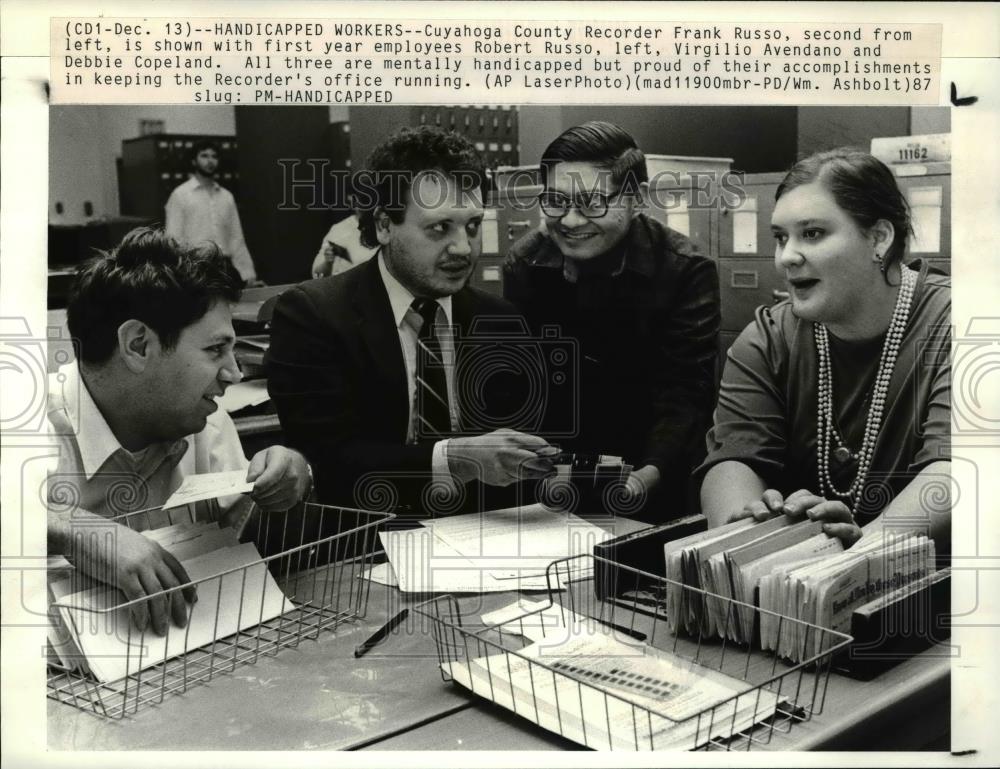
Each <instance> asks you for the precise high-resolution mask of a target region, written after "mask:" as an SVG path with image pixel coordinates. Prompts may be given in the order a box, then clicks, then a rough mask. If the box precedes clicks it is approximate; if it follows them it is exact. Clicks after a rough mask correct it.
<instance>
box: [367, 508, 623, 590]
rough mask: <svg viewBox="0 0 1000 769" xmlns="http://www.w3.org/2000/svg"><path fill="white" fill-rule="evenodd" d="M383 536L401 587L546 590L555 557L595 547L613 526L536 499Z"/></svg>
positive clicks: (589, 551) (566, 555)
mask: <svg viewBox="0 0 1000 769" xmlns="http://www.w3.org/2000/svg"><path fill="white" fill-rule="evenodd" d="M379 536H380V537H381V540H382V545H383V547H384V548H385V551H386V554H387V555H388V556H389V563H390V564H391V565H392V571H393V573H394V575H395V581H396V583H397V584H398V585H399V589H400V590H401V591H403V592H413V593H448V592H472V593H484V592H502V591H507V590H546V589H548V582H547V580H546V576H545V572H546V568H547V567H548V565H549V564H550V563H552V562H553V561H556V560H559V559H561V558H568V557H571V556H576V555H583V554H586V553H591V552H593V549H594V545H596V544H598V543H600V542H603V541H605V540H606V539H608V538H609V537H611V534H610V532H607V531H605V530H604V529H601V528H600V527H598V526H595V525H593V524H592V523H589V522H587V521H585V520H583V519H582V518H579V517H578V516H575V515H573V514H571V513H565V512H560V511H552V510H547V509H545V508H544V507H542V506H541V505H532V506H529V507H523V508H511V509H509V510H494V511H490V512H485V513H472V514H469V515H455V516H449V517H445V518H436V519H433V520H428V521H423V525H422V526H421V527H419V528H415V529H403V530H394V531H384V532H381V533H380V535H379ZM573 576H574V577H583V576H586V575H585V574H574V575H573ZM553 587H556V586H555V585H553Z"/></svg>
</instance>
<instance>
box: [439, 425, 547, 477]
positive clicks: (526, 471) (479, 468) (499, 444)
mask: <svg viewBox="0 0 1000 769" xmlns="http://www.w3.org/2000/svg"><path fill="white" fill-rule="evenodd" d="M447 452H448V469H449V470H451V474H452V475H453V476H454V477H455V478H456V479H457V480H459V481H462V482H466V481H471V480H478V481H482V482H483V483H485V484H487V485H489V486H509V485H510V484H512V483H516V482H517V481H523V480H527V479H531V478H535V479H537V478H545V477H546V476H548V475H551V474H552V473H553V472H555V468H554V467H553V465H552V457H554V456H555V455H556V454H558V453H559V449H558V448H556V447H555V446H550V445H549V444H548V443H547V442H546V441H545V439H544V438H539V437H537V436H535V435H528V434H527V433H519V432H518V431H517V430H507V429H503V430H494V431H493V432H491V433H486V434H485V435H476V436H473V437H470V438H451V439H450V440H449V441H448V450H447Z"/></svg>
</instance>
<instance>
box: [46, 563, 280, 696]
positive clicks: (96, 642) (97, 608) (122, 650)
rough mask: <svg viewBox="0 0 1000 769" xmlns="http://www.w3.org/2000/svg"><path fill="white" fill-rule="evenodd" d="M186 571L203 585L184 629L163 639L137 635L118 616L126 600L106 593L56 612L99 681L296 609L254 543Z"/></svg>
mask: <svg viewBox="0 0 1000 769" xmlns="http://www.w3.org/2000/svg"><path fill="white" fill-rule="evenodd" d="M183 564H184V568H185V570H186V571H187V573H188V575H189V576H190V577H191V579H192V580H195V581H199V580H203V581H200V582H199V584H198V601H197V603H195V604H193V605H192V606H191V607H190V609H189V614H188V624H187V627H184V628H178V627H175V626H171V627H170V632H169V633H168V634H167V636H165V637H160V636H157V635H155V634H154V633H152V632H151V631H147V632H145V633H143V632H142V631H140V630H139V629H138V628H137V627H136V626H135V624H134V622H133V620H132V617H131V615H130V613H129V610H128V609H126V608H122V609H114V608H113V607H115V606H118V605H120V604H122V603H124V602H125V597H124V595H122V594H121V592H119V591H117V590H114V589H109V588H107V587H104V586H102V587H97V588H92V589H90V590H86V591H83V592H81V593H77V594H75V595H74V596H72V597H71V600H68V603H69V604H70V608H63V607H60V608H59V612H60V614H61V615H62V618H63V622H64V623H65V625H66V627H67V628H69V629H70V631H71V632H72V633H73V636H74V640H75V641H76V643H77V645H78V647H79V649H80V651H81V652H82V653H83V655H84V656H85V658H86V661H87V664H88V665H89V667H90V670H91V672H92V673H93V674H94V676H95V677H96V678H97V679H98V680H99V681H115V680H118V679H120V678H124V677H125V676H126V675H134V674H136V673H138V672H139V671H140V670H144V669H146V668H148V667H151V666H153V665H156V664H158V663H160V662H163V661H164V660H166V659H170V658H172V657H176V656H178V655H180V654H184V653H185V652H187V651H190V650H191V649H196V648H198V647H200V646H203V645H205V644H207V643H211V642H212V640H213V639H216V638H223V637H226V636H228V635H231V634H232V633H235V632H237V631H238V630H245V629H247V628H248V627H252V626H254V625H257V624H260V623H261V622H265V621H267V620H269V619H273V618H274V617H277V616H278V615H279V614H281V613H282V612H285V611H288V610H289V609H291V608H292V604H291V603H290V602H289V601H288V599H287V598H285V595H284V593H282V591H281V589H280V588H279V587H278V585H277V584H276V583H275V581H274V578H273V577H272V576H271V574H270V572H269V571H268V570H267V565H266V564H265V563H264V562H263V561H262V560H261V559H260V554H259V553H258V552H257V548H256V547H255V546H254V545H253V544H252V543H246V544H242V545H237V546H235V547H225V548H222V549H219V550H212V551H211V552H209V553H205V554H202V555H199V556H196V557H194V558H192V559H190V560H186V561H184V562H183ZM215 575H222V576H215Z"/></svg>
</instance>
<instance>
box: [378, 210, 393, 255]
mask: <svg viewBox="0 0 1000 769" xmlns="http://www.w3.org/2000/svg"><path fill="white" fill-rule="evenodd" d="M389 224H390V222H389V214H387V213H386V212H385V209H384V208H376V209H375V236H376V237H377V238H378V242H379V243H380V244H382V245H383V246H387V245H389Z"/></svg>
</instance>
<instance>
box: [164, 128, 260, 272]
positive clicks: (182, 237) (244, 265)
mask: <svg viewBox="0 0 1000 769" xmlns="http://www.w3.org/2000/svg"><path fill="white" fill-rule="evenodd" d="M191 165H192V168H193V170H192V173H191V178H190V179H188V180H187V181H186V182H184V183H183V184H181V185H180V186H178V187H177V188H176V189H175V190H174V191H173V192H172V193H170V198H169V199H168V200H167V210H166V214H167V221H166V231H167V235H169V236H170V237H172V238H174V239H175V240H177V241H180V242H181V243H187V244H189V245H198V244H202V243H214V244H215V245H216V246H218V247H219V250H220V251H222V253H223V254H225V255H226V256H227V257H229V258H230V259H231V260H232V262H233V265H234V266H235V267H236V269H237V270H238V271H239V273H240V277H241V278H243V280H244V281H245V282H246V283H247V284H248V285H255V284H259V281H258V279H257V271H256V270H255V269H254V265H253V259H252V258H251V257H250V251H249V250H248V249H247V244H246V241H244V239H243V227H242V226H240V215H239V212H238V211H237V210H236V201H235V200H234V199H233V194H232V193H231V192H230V191H229V190H227V189H226V188H225V187H223V186H221V185H220V184H219V183H218V182H217V181H216V180H215V174H216V172H217V171H218V169H219V147H218V145H217V144H216V143H215V142H213V141H212V140H210V139H203V140H200V141H197V142H195V144H194V148H193V149H192V159H191Z"/></svg>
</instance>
